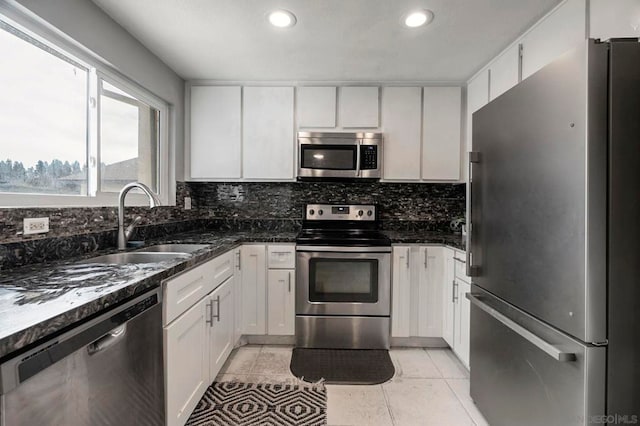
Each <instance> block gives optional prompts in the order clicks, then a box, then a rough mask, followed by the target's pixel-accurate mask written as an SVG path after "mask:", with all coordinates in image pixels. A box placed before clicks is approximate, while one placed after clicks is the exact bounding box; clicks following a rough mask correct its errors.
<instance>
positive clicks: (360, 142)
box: [356, 140, 362, 177]
mask: <svg viewBox="0 0 640 426" xmlns="http://www.w3.org/2000/svg"><path fill="white" fill-rule="evenodd" d="M361 146H362V141H360V140H358V142H357V144H356V176H357V177H360V174H361V172H362V171H361V170H360V160H361V159H360V153H361V152H362V150H361V149H360V147H361Z"/></svg>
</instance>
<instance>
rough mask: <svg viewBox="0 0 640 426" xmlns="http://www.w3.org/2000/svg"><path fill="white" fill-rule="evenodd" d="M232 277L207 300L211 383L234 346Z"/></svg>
mask: <svg viewBox="0 0 640 426" xmlns="http://www.w3.org/2000/svg"><path fill="white" fill-rule="evenodd" d="M233 285H234V280H233V277H231V278H229V279H227V281H225V282H224V283H222V284H221V285H220V286H219V287H218V288H216V289H215V290H214V291H213V292H212V293H211V295H210V296H209V298H208V303H209V312H208V313H209V318H207V325H209V381H208V383H212V382H213V381H214V380H215V378H216V376H217V375H218V372H219V371H220V369H221V368H222V365H223V364H224V362H225V361H226V360H227V358H228V357H229V354H230V353H231V350H232V349H233V345H234V343H235V342H234V340H233V336H234V326H235V312H234V298H233V291H234V289H233Z"/></svg>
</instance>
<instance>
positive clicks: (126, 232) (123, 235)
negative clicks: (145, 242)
mask: <svg viewBox="0 0 640 426" xmlns="http://www.w3.org/2000/svg"><path fill="white" fill-rule="evenodd" d="M133 188H139V189H141V190H142V192H144V193H145V194H147V197H149V207H151V208H154V207H158V206H160V205H161V204H160V200H159V199H158V197H157V196H156V195H155V194H154V193H153V192H152V191H151V189H149V187H148V186H147V185H145V184H143V183H140V182H131V183H128V184H126V185H125V186H124V187H123V188H122V189H121V190H120V195H119V196H118V250H124V249H125V248H127V241H129V238H131V234H132V233H133V230H134V229H135V227H136V225H137V224H138V223H140V221H141V220H142V218H141V217H140V216H138V217H136V218H135V219H133V221H132V222H131V223H130V224H129V226H128V227H127V229H124V199H125V197H126V196H127V193H128V192H129V191H131V190H132V189H133Z"/></svg>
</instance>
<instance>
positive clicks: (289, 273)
mask: <svg viewBox="0 0 640 426" xmlns="http://www.w3.org/2000/svg"><path fill="white" fill-rule="evenodd" d="M287 281H288V285H289V293H291V272H287Z"/></svg>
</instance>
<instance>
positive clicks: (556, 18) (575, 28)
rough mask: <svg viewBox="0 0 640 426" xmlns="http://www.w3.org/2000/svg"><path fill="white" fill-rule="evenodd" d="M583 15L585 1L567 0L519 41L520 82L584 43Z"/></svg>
mask: <svg viewBox="0 0 640 426" xmlns="http://www.w3.org/2000/svg"><path fill="white" fill-rule="evenodd" d="M607 3H610V2H607ZM586 11H587V8H586V4H585V1H584V0H568V1H567V2H565V3H564V4H563V5H562V6H560V7H558V8H557V9H556V10H555V11H554V12H553V13H552V14H550V15H548V16H547V17H546V18H545V19H543V20H542V21H540V22H539V23H538V24H537V25H536V26H535V27H534V28H533V29H532V30H531V31H529V32H528V33H527V34H525V36H524V37H523V38H522V47H523V52H522V78H523V79H525V78H527V77H529V76H530V75H531V74H533V73H535V72H536V71H538V70H539V69H540V68H542V67H544V66H545V65H547V64H548V63H550V62H552V61H553V60H554V59H556V58H558V57H559V56H561V55H562V54H563V53H565V52H567V51H568V50H571V49H573V48H575V47H577V46H579V45H580V44H581V43H584V42H585V39H586Z"/></svg>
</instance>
